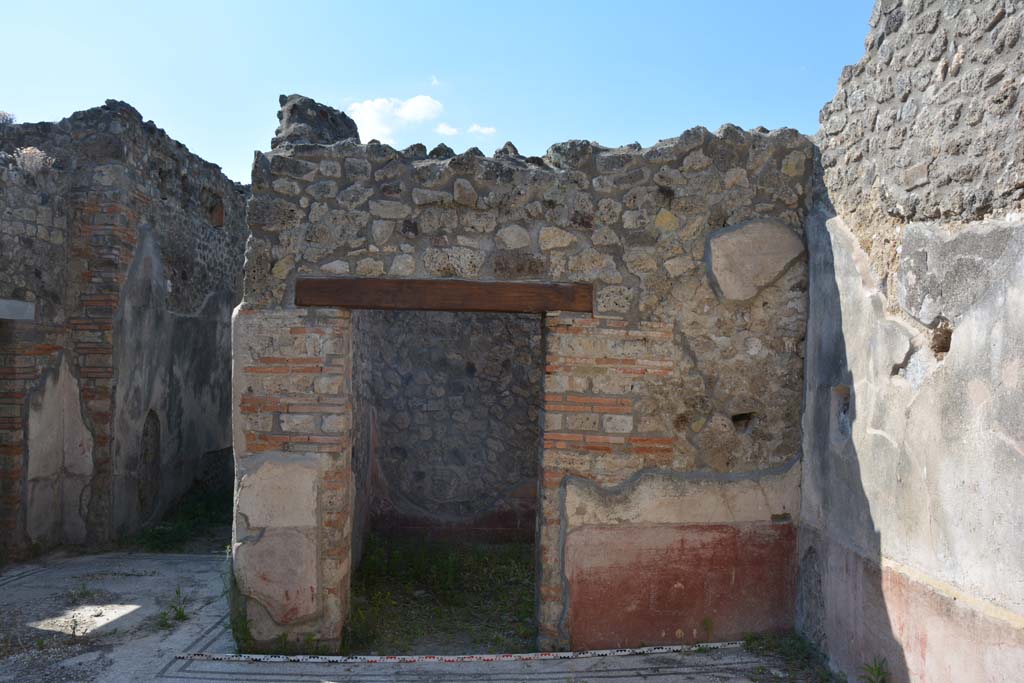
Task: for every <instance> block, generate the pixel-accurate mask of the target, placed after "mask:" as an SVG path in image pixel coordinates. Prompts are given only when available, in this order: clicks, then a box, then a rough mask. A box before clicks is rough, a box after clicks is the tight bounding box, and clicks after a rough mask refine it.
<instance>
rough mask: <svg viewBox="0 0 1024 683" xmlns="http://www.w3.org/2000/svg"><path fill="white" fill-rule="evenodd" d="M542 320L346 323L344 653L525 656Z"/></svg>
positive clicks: (438, 316)
mask: <svg viewBox="0 0 1024 683" xmlns="http://www.w3.org/2000/svg"><path fill="white" fill-rule="evenodd" d="M542 330H543V317H542V315H541V314H539V313H493V312H467V311H459V312H451V311H429V310H357V311H354V312H353V350H352V351H353V370H352V383H353V387H352V395H353V399H354V401H353V425H352V434H353V447H352V453H353V456H352V470H353V475H354V480H355V490H356V499H355V510H354V515H353V533H352V539H353V542H352V551H353V558H354V560H355V561H356V570H355V573H354V575H353V578H352V585H351V590H352V606H351V612H350V617H349V622H348V626H347V628H346V637H345V648H346V650H347V651H349V652H352V653H356V654H358V653H368V652H382V653H388V654H391V653H394V654H400V653H457V652H468V651H480V652H485V651H491V652H510V651H529V650H531V649H533V647H534V646H535V640H536V621H535V614H534V613H535V604H536V588H535V583H536V581H535V575H536V569H535V557H536V552H535V539H536V535H537V496H538V471H539V466H540V455H541V449H542V435H541V424H540V419H541V410H542V401H543V380H544V344H543V339H542Z"/></svg>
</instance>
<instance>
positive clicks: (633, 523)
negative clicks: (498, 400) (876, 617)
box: [233, 97, 813, 647]
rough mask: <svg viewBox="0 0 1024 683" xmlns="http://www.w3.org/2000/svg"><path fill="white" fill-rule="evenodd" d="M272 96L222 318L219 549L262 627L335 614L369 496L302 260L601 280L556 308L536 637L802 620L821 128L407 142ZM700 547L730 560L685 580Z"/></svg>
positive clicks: (689, 630) (290, 626)
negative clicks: (538, 142)
mask: <svg viewBox="0 0 1024 683" xmlns="http://www.w3.org/2000/svg"><path fill="white" fill-rule="evenodd" d="M282 105H283V109H282V114H281V121H282V126H281V128H280V129H279V134H278V136H277V137H276V138H275V147H274V148H273V149H272V150H271V151H270V152H268V153H266V154H260V155H258V156H257V158H256V160H255V162H254V167H253V197H252V199H251V200H250V203H249V211H248V223H249V227H250V230H251V231H252V236H251V237H250V240H249V243H248V247H247V252H246V268H245V270H246V274H245V288H244V297H243V302H242V305H241V306H240V307H239V308H238V309H237V310H236V314H235V318H234V327H233V334H234V348H235V359H234V385H235V413H234V419H233V424H234V430H235V434H234V436H235V454H236V467H237V472H238V477H239V490H238V494H237V495H238V498H237V500H238V502H237V509H238V515H237V516H236V524H235V538H234V544H233V548H234V550H233V553H234V562H235V577H236V579H237V582H238V585H239V589H240V593H239V598H240V599H241V600H242V603H241V605H242V607H243V608H244V609H245V610H246V612H247V615H248V623H249V624H250V627H251V628H252V631H253V634H252V635H253V636H254V637H255V639H256V640H257V641H264V642H269V641H271V640H273V639H275V638H276V637H278V636H279V635H281V634H284V635H285V636H286V637H290V638H295V639H301V638H303V637H305V636H307V635H311V636H313V637H315V638H318V639H320V640H323V641H336V640H337V638H338V637H339V636H340V631H341V627H342V624H343V622H344V619H345V615H346V613H347V605H348V581H349V572H350V569H351V559H352V549H353V545H352V544H353V527H354V525H355V524H357V523H358V521H359V518H358V514H356V513H357V512H358V509H359V507H360V505H359V503H358V501H356V497H357V496H358V495H359V494H358V492H359V491H361V490H362V488H361V487H362V484H361V483H360V481H358V476H359V463H358V462H356V473H355V474H356V478H353V466H352V457H353V453H352V443H353V440H355V441H357V442H358V441H360V440H361V439H365V438H366V436H365V434H366V432H365V431H364V428H362V427H360V426H359V425H358V424H356V425H354V426H353V424H352V418H353V416H355V417H356V419H357V420H359V419H362V416H363V414H364V413H363V411H362V409H361V408H360V407H359V406H354V405H353V399H355V400H358V399H359V398H360V395H359V392H358V391H356V389H355V388H354V387H353V375H352V372H353V371H352V360H353V354H355V355H356V357H359V354H360V353H362V352H361V351H359V350H353V347H354V346H356V347H358V346H359V338H358V336H357V335H355V334H354V333H353V316H352V314H351V312H348V311H333V310H330V309H317V308H299V307H296V306H295V304H294V301H295V299H294V291H295V281H296V278H298V277H300V276H307V277H308V276H314V277H315V276H347V277H355V278H358V277H393V278H408V277H418V278H423V279H438V278H461V279H469V280H488V281H507V282H510V281H518V280H533V281H542V282H543V281H548V282H551V281H575V282H585V283H591V284H593V286H594V289H595V300H596V306H595V308H596V310H595V311H594V312H593V313H592V314H569V313H564V312H555V311H553V312H550V313H548V314H547V315H546V316H545V332H544V339H545V343H544V352H545V377H544V409H543V412H542V415H541V425H542V431H543V453H542V455H541V462H540V468H541V469H540V479H541V496H540V500H539V514H538V516H539V520H538V527H539V529H540V531H539V537H538V544H539V565H540V566H539V568H538V569H539V577H540V580H539V605H538V622H539V628H540V633H541V643H540V644H541V645H542V646H544V647H553V646H568V645H572V646H574V647H587V646H597V645H612V644H636V643H640V642H645V643H652V642H668V641H673V642H675V641H679V640H687V641H694V640H702V639H707V638H712V639H716V640H721V639H728V638H731V637H739V636H741V635H742V634H743V633H745V632H747V631H751V630H758V629H762V628H784V627H786V626H788V625H791V623H792V617H791V614H792V612H791V610H787V609H783V607H784V606H785V605H787V604H791V602H792V594H793V589H794V585H795V583H794V582H795V567H794V557H795V548H794V543H795V531H794V527H793V524H792V516H793V515H795V514H796V513H797V504H798V497H799V493H798V486H797V481H798V478H799V465H798V464H797V463H798V459H799V449H800V436H799V427H798V422H799V414H800V404H801V384H802V379H801V378H802V364H803V338H804V317H805V313H806V300H807V280H806V268H805V264H804V259H803V239H802V224H803V220H804V217H805V211H806V206H807V202H808V197H809V189H810V178H811V169H812V166H813V163H812V161H813V160H812V157H813V147H812V145H811V144H810V142H809V141H808V140H807V139H806V138H804V137H802V136H800V135H799V134H797V133H796V132H795V131H791V130H779V131H774V132H768V131H765V130H761V129H759V130H755V131H751V132H744V131H741V130H739V129H737V128H735V127H732V126H726V127H723V128H722V129H721V130H719V131H718V132H717V133H715V134H712V133H710V132H708V131H706V130H704V129H699V128H698V129H693V130H690V131H687V132H686V133H684V134H683V135H682V136H680V137H678V138H673V139H670V140H665V141H663V142H660V143H658V144H656V145H654V146H652V147H650V148H640V147H639V146H627V147H622V148H617V149H608V148H604V147H601V146H599V145H596V144H594V143H589V142H584V141H572V142H567V143H563V144H558V145H555V146H553V147H552V148H551V149H550V150H549V152H548V154H547V155H546V156H545V157H544V158H537V157H523V156H521V155H519V154H518V153H517V151H516V150H515V148H514V146H512V145H511V144H507V145H505V146H504V147H503V148H502V149H500V150H498V151H497V152H496V153H495V156H494V157H485V156H483V155H482V154H481V153H480V152H479V151H478V150H475V149H471V150H468V151H467V152H465V153H462V154H458V155H456V154H454V153H453V152H452V151H451V150H450V149H448V148H446V147H444V146H441V147H438V148H436V149H434V150H432V151H431V152H430V153H427V151H426V149H424V148H423V147H422V146H413V147H410V148H409V149H407V150H404V151H398V150H394V149H392V148H390V147H388V146H386V145H382V144H379V143H376V142H370V143H368V144H365V145H363V144H360V143H359V141H358V138H357V137H353V136H354V126H351V125H350V122H348V121H347V119H345V118H344V117H343V115H340V114H339V113H338V112H333V111H331V110H327V109H326V108H321V111H323V116H317V115H316V111H317V107H318V106H319V105H316V104H315V103H312V102H311V101H310V100H307V99H305V98H295V97H293V98H282ZM299 115H301V116H305V119H304V120H308V121H309V122H310V123H308V124H307V123H303V124H302V125H293V124H294V122H295V120H296V117H297V116H299ZM332 120H333V121H336V122H340V123H339V125H338V126H337V129H336V130H335V131H334V134H333V136H332V134H331V131H329V130H326V131H325V130H324V126H327V125H328V124H326V123H324V122H329V121H332ZM340 124H344V125H340ZM355 317H356V320H355V322H356V324H357V327H358V318H359V315H358V314H357V315H356V316H355ZM292 478H294V479H292ZM286 481H291V482H293V484H294V485H293V484H291V483H284V482H286ZM299 487H301V490H302V491H303V492H305V493H303V494H302V495H293V494H287V492H288V491H294V490H299ZM286 494H287V495H286ZM285 500H287V501H288V506H287V511H285V503H284V501H285ZM295 501H302V504H297V503H295ZM357 540H358V539H357ZM595 547H601V548H604V549H605V552H603V553H601V555H600V557H595V556H594V555H593V554H592V553H588V552H586V551H587V550H588V549H593V548H595ZM691 548H696V549H699V551H698V552H690V551H689V549H691ZM293 558H294V559H293ZM653 558H661V559H660V561H658V562H654V561H653ZM286 559H287V562H286V561H285V560H286ZM683 567H685V570H684V569H682V568H683ZM738 567H744V568H745V569H743V570H742V571H736V572H733V569H734V568H738ZM687 572H690V573H692V576H691V574H690V573H687ZM708 574H711V575H714V576H717V577H720V578H721V583H716V584H713V585H712V584H707V583H702V582H700V581H691V580H690V579H691V578H693V576H696V575H708ZM594 596H605V597H607V596H613V597H614V600H611V601H610V602H609V601H606V602H604V603H602V602H601V601H600V600H597V599H596V598H595V597H594ZM619 603H621V604H619ZM638 605H641V606H643V607H642V608H637V607H636V606H638ZM659 605H670V607H669V608H667V609H661V608H660V607H659ZM623 609H625V610H627V611H636V614H634V615H633V618H632V619H631V620H629V621H628V622H627V621H626V620H623V619H622V610H623ZM637 610H639V611H637ZM627 623H628V624H629V625H628V626H625V624H627ZM709 623H710V624H712V625H713V626H712V629H711V632H710V633H709V632H708V629H707V628H706V625H707V624H709Z"/></svg>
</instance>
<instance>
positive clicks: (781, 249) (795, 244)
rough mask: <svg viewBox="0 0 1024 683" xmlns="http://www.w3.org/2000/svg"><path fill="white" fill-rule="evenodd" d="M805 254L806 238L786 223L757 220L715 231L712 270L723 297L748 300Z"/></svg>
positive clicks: (710, 254)
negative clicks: (804, 239)
mask: <svg viewBox="0 0 1024 683" xmlns="http://www.w3.org/2000/svg"><path fill="white" fill-rule="evenodd" d="M803 253H804V243H803V240H801V239H800V237H799V236H798V235H797V234H796V233H795V232H793V231H792V230H791V229H790V228H788V227H787V226H786V225H784V224H782V223H779V222H776V221H769V220H753V221H749V222H746V223H740V224H739V225H733V226H729V227H726V228H721V229H720V230H716V231H715V232H714V233H712V234H711V237H710V238H709V239H708V248H707V259H708V271H709V274H710V275H711V277H712V279H713V281H714V283H715V284H716V285H717V288H718V291H719V293H720V295H721V296H722V298H724V299H728V300H730V301H746V300H748V299H751V298H753V297H754V296H756V295H757V294H758V293H759V292H760V291H761V290H762V289H764V288H765V287H767V286H768V285H770V284H771V283H772V282H774V281H775V280H776V279H777V278H778V277H779V276H780V275H782V274H783V273H784V272H785V271H786V269H788V268H789V266H791V265H792V264H793V262H794V261H796V260H797V259H798V258H800V256H802V255H803Z"/></svg>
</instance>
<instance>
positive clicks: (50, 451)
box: [0, 101, 246, 555]
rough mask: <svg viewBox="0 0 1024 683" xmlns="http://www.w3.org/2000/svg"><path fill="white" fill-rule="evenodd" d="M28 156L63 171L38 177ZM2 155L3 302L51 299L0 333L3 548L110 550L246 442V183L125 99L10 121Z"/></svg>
mask: <svg viewBox="0 0 1024 683" xmlns="http://www.w3.org/2000/svg"><path fill="white" fill-rule="evenodd" d="M29 147H30V148H35V149H37V150H39V152H40V154H43V155H45V156H46V157H47V158H48V159H49V160H50V163H46V164H44V165H43V166H39V167H38V168H36V170H35V171H34V172H33V173H27V172H26V171H25V170H24V168H22V167H20V166H19V164H18V161H17V160H16V157H17V156H18V153H17V150H21V149H24V148H29ZM0 150H2V151H3V152H4V153H6V154H7V155H8V156H5V157H4V158H5V159H6V160H7V161H6V162H5V164H6V170H5V175H4V177H3V185H2V188H0V189H3V198H2V200H0V201H2V210H3V215H2V220H3V221H4V224H3V228H4V229H3V231H2V233H0V234H2V235H3V238H2V239H4V240H5V244H4V246H5V249H4V252H3V256H2V257H0V258H3V259H5V262H4V263H0V273H2V274H3V275H2V276H0V287H2V288H3V289H2V291H0V298H13V299H18V300H22V301H34V302H35V304H36V307H35V311H34V315H33V319H32V320H27V321H7V320H2V321H0V373H2V374H0V402H2V403H0V405H3V411H4V412H3V420H4V421H3V423H2V424H0V427H2V430H0V445H2V448H3V451H2V454H3V456H4V461H3V469H4V472H5V474H4V480H3V481H4V484H3V486H4V492H3V493H4V498H3V510H4V513H3V514H4V518H3V523H4V534H3V546H4V548H5V551H6V552H9V553H13V554H15V555H16V554H18V553H20V552H23V551H24V550H25V549H26V548H28V547H29V546H35V547H46V546H49V545H53V544H57V543H103V542H106V541H109V540H111V539H112V538H114V537H115V536H119V535H123V534H127V533H131V532H133V531H135V530H137V529H138V528H139V526H140V525H142V524H144V523H146V522H147V521H151V520H153V519H154V518H155V517H157V516H158V515H160V514H161V513H162V512H164V511H165V510H166V508H167V506H168V505H169V504H170V503H172V502H173V501H174V500H175V499H176V498H177V497H178V496H179V495H180V494H181V493H182V492H183V491H184V489H185V488H187V487H188V486H189V485H191V483H192V481H193V476H194V474H195V473H196V472H197V468H198V467H199V466H200V462H201V460H202V458H203V455H204V454H205V453H208V452H212V451H216V450H219V449H224V448H225V447H227V446H229V445H230V436H229V433H228V429H227V422H228V412H227V411H228V410H229V405H230V403H229V392H228V389H227V387H228V384H229V382H230V374H229V372H230V365H229V363H228V359H229V357H230V346H229V341H230V330H229V322H228V321H229V319H230V311H231V308H232V306H233V304H234V303H235V302H236V301H237V300H238V298H239V295H240V294H239V290H240V287H241V266H242V251H243V243H244V240H245V235H246V229H245V224H244V201H245V194H246V192H245V188H243V187H241V186H238V185H236V184H234V183H232V182H230V181H229V180H228V179H227V178H225V177H224V176H223V174H221V173H220V170H219V169H218V168H217V167H216V166H213V165H212V164H208V163H206V162H204V161H202V160H201V159H199V158H197V157H195V156H194V155H192V154H190V153H189V152H188V150H187V149H186V148H185V147H184V146H182V145H181V144H179V143H177V142H175V141H173V140H171V139H170V138H169V137H167V135H166V134H165V133H164V132H163V131H161V130H159V129H158V128H156V127H155V126H154V125H153V124H152V123H148V122H143V121H142V118H141V116H140V115H139V114H138V112H136V111H135V110H134V109H132V108H131V107H130V106H128V105H126V104H124V103H121V102H114V101H108V102H107V104H106V105H104V106H103V107H97V108H95V109H90V110H87V111H84V112H79V113H76V114H74V115H72V116H71V117H69V118H67V119H64V120H63V121H60V122H58V123H39V124H21V125H7V126H3V127H0ZM12 160H14V163H13V165H12V163H11V161H12ZM21 166H24V162H22V164H21ZM8 247H10V249H9V250H8ZM40 259H46V263H45V267H44V264H42V263H39V261H40Z"/></svg>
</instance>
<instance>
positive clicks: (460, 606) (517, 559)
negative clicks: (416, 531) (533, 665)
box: [343, 535, 536, 654]
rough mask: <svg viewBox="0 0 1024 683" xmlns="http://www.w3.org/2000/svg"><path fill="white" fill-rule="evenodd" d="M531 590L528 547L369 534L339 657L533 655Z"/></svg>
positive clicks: (530, 550)
mask: <svg viewBox="0 0 1024 683" xmlns="http://www.w3.org/2000/svg"><path fill="white" fill-rule="evenodd" d="M534 585H535V581H534V550H533V545H532V544H526V543H504V544H493V545H492V544H480V543H475V544H461V543H453V542H445V541H425V540H411V539H398V538H388V537H381V536H375V535H371V536H370V537H369V538H368V539H367V543H366V546H365V547H364V551H363V558H362V562H361V563H360V566H359V568H358V569H357V571H356V574H355V576H354V577H353V581H352V616H351V618H350V620H349V626H348V628H347V630H346V633H345V645H344V648H343V651H344V654H459V653H466V652H475V653H485V652H488V653H502V652H532V651H533V650H534V646H535V641H536V628H535V626H534V605H535V595H534Z"/></svg>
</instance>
